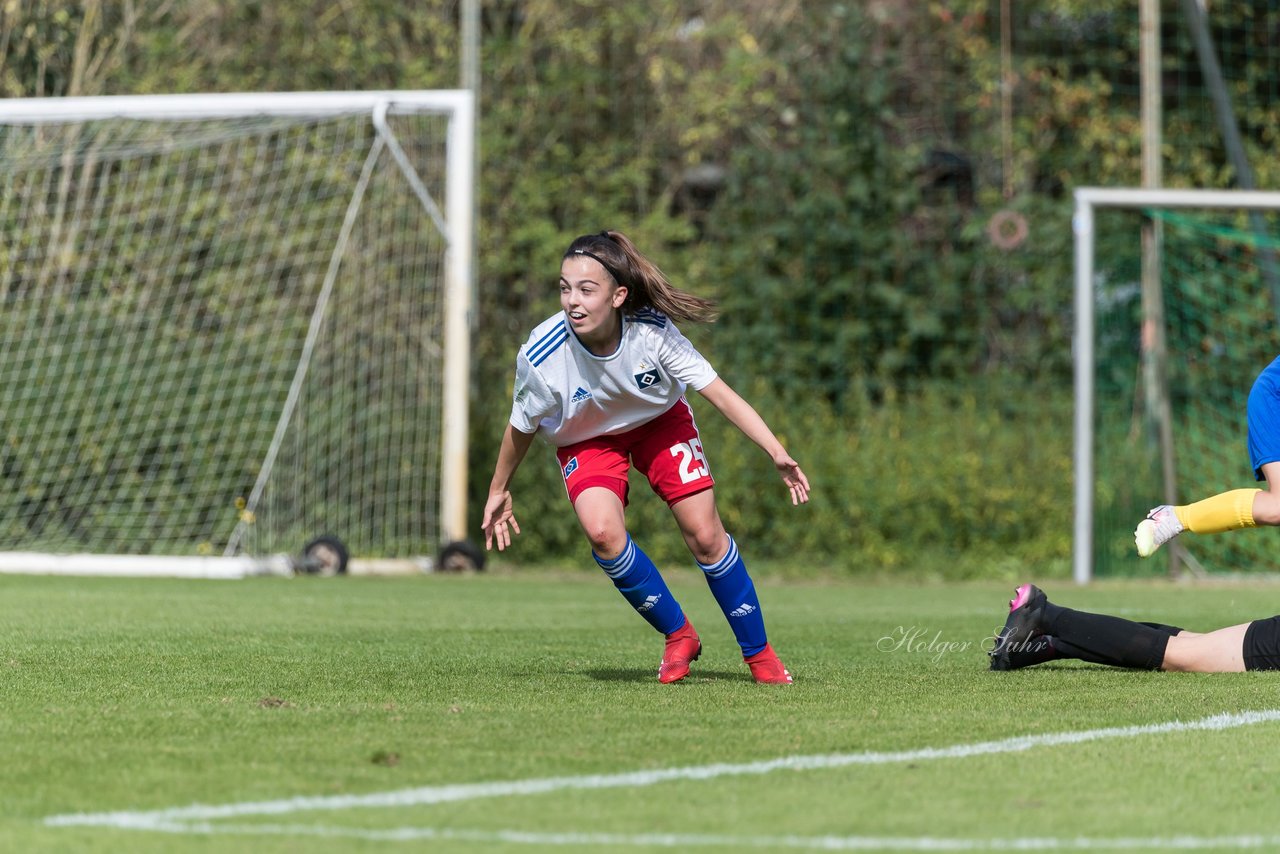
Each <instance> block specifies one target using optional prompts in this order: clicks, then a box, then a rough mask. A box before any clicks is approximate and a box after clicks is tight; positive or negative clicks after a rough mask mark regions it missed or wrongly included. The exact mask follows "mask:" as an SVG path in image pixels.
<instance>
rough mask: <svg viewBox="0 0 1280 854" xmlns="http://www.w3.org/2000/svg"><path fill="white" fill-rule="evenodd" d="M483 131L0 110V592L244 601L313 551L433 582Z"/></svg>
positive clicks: (283, 99) (178, 109) (399, 94)
mask: <svg viewBox="0 0 1280 854" xmlns="http://www.w3.org/2000/svg"><path fill="white" fill-rule="evenodd" d="M473 109H474V104H473V96H472V94H471V93H470V92H467V91H462V90H440V91H429V90H420V91H414V90H406V91H369V92H293V93H270V94H264V93H243V94H237V93H229V94H198V95H157V96H108V97H84V98H26V99H8V100H3V101H0V572H6V571H9V572H23V571H29V572H58V571H68V572H76V573H79V574H83V573H96V572H99V571H100V572H102V573H103V574H142V575H152V574H173V575H184V574H189V575H193V576H197V577H217V576H218V574H219V573H224V574H225V575H226V576H227V577H240V576H243V575H246V574H252V573H254V572H280V571H282V567H284V568H286V569H287V566H288V563H289V562H284V563H282V561H281V560H280V555H281V554H282V553H283V554H288V555H292V554H294V553H296V552H298V550H299V549H301V548H302V546H303V544H304V543H305V542H307V540H308V539H310V538H314V537H317V536H320V535H329V536H332V537H337V538H340V539H341V540H342V541H343V542H346V543H347V544H348V545H349V546H350V549H351V553H352V554H353V555H354V556H355V562H356V563H358V562H359V561H360V560H362V559H367V560H368V561H369V562H370V563H371V564H372V563H377V565H379V566H387V565H390V563H389V562H396V561H399V562H401V563H403V564H405V565H409V566H417V567H422V566H424V565H429V563H430V561H431V560H432V558H433V557H434V556H435V555H437V554H439V551H440V549H441V548H442V546H444V545H445V544H446V543H449V542H452V541H456V540H463V539H465V537H466V488H467V484H466V477H467V465H466V459H467V434H468V427H469V425H468V399H469V385H470V363H469V360H470V340H469V338H470V316H471V311H472V306H471V299H472V284H471V283H472V276H473V271H472V257H473V235H472V228H473V225H472V216H473V209H474V208H473V195H474V185H475V164H474V151H475V146H474V144H473V142H474V140H473V137H474V125H473V121H472V118H473V116H472V112H473ZM58 556H63V557H64V559H63V560H61V561H59V559H58ZM70 557H74V560H72V559H70ZM121 558H124V560H123V561H122V560H121ZM130 558H132V560H130ZM59 566H61V567H64V568H65V567H71V568H70V569H58V568H57V567H59ZM130 567H132V570H130V569H129V568H130ZM219 567H222V568H221V569H220V568H219Z"/></svg>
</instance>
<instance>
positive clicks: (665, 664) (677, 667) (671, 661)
mask: <svg viewBox="0 0 1280 854" xmlns="http://www.w3.org/2000/svg"><path fill="white" fill-rule="evenodd" d="M699 655H702V641H701V640H699V639H698V633H697V632H695V631H694V630H693V623H691V622H689V618H688V617H685V618H684V625H683V626H681V627H680V628H678V629H676V630H675V631H674V632H672V633H671V634H669V635H667V646H666V649H664V650H663V651H662V664H661V665H659V667H658V681H659V682H661V683H662V684H664V685H665V684H667V683H668V682H676V681H678V680H680V679H683V678H684V677H686V676H688V675H689V665H690V664H691V663H692V662H694V661H697V660H698V656H699Z"/></svg>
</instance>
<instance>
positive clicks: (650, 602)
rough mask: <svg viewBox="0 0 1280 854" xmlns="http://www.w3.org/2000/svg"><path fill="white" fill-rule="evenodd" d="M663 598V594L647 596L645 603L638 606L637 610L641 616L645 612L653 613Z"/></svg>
mask: <svg viewBox="0 0 1280 854" xmlns="http://www.w3.org/2000/svg"><path fill="white" fill-rule="evenodd" d="M661 598H662V594H661V593H655V594H654V595H653V596H647V597H645V600H644V601H643V602H641V603H640V604H639V605H637V606H636V610H637V611H639V612H640V613H641V614H643V613H644V612H645V611H652V610H653V608H654V606H655V605H657V604H658V600H659V599H661Z"/></svg>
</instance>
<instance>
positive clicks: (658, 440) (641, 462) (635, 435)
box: [556, 398, 715, 507]
mask: <svg viewBox="0 0 1280 854" xmlns="http://www.w3.org/2000/svg"><path fill="white" fill-rule="evenodd" d="M556 457H557V458H559V460H560V471H561V473H562V474H563V475H564V487H565V489H566V490H567V491H568V493H569V501H570V502H575V501H577V500H578V496H579V495H581V494H582V490H584V489H587V488H588V487H592V486H603V487H604V488H606V489H609V490H611V491H612V492H613V493H614V494H615V495H617V496H618V498H620V499H621V500H622V504H623V506H624V507H625V506H626V504H627V489H628V484H627V472H628V470H629V468H630V465H629V464H630V463H632V462H634V463H635V467H636V470H637V471H639V472H640V473H641V474H643V475H644V476H645V477H647V478H648V479H649V485H650V486H651V487H653V491H654V492H656V493H658V495H659V497H661V498H662V500H664V501H666V502H667V504H668V505H671V504H675V503H676V502H677V501H679V500H680V499H682V498H688V497H689V496H690V495H693V494H694V493H695V492H701V491H702V490H704V489H710V488H711V487H712V486H714V485H715V480H714V479H713V478H712V477H711V468H710V466H708V465H707V458H706V457H705V456H703V453H702V438H701V437H700V436H699V435H698V425H696V424H694V423H693V411H692V410H691V409H690V408H689V404H688V402H686V401H685V399H684V398H681V399H680V400H678V401H677V402H676V404H675V406H672V407H671V408H670V409H668V410H667V411H666V412H664V413H662V414H661V415H659V416H658V417H657V418H655V419H653V420H652V421H650V422H648V423H647V424H642V425H641V426H639V427H637V428H635V429H634V430H628V431H627V432H625V433H618V434H616V435H613V436H599V437H597V438H595V439H587V440H586V441H585V442H578V443H577V444H576V445H565V446H564V447H563V448H557V449H556Z"/></svg>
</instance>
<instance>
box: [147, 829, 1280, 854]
mask: <svg viewBox="0 0 1280 854" xmlns="http://www.w3.org/2000/svg"><path fill="white" fill-rule="evenodd" d="M147 829H148V830H152V831H160V832H165V833H175V834H192V835H244V836H311V837H320V838H325V839H360V840H364V841H369V842H423V841H431V842H474V843H478V844H485V845H497V844H508V845H510V844H524V845H543V846H562V847H567V846H584V845H585V846H590V847H592V848H593V849H596V850H616V849H619V848H642V847H643V848H680V849H683V848H707V847H714V848H733V849H742V848H748V849H749V848H763V849H765V850H768V851H781V850H786V849H798V850H804V849H808V850H817V851H1195V850H1203V849H1213V850H1218V851H1221V850H1250V849H1265V850H1271V851H1273V850H1275V849H1276V848H1280V836H1265V835H1245V834H1241V835H1237V836H1162V837H1154V836H1153V837H1125V836H1121V837H1112V838H1106V837H1084V836H1073V837H1061V838H1059V837H1043V836H1028V837H1012V838H1008V839H963V838H951V839H949V838H946V837H937V836H919V837H909V836H907V837H904V836H794V835H787V836H732V835H727V834H710V833H634V834H625V833H534V832H529V831H523V830H458V829H450V828H433V827H393V828H386V829H382V830H378V829H369V828H358V827H332V826H325V825H311V824H247V825H233V824H213V823H208V822H195V823H190V824H187V823H182V822H178V823H174V824H163V825H156V826H154V827H150V828H147Z"/></svg>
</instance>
